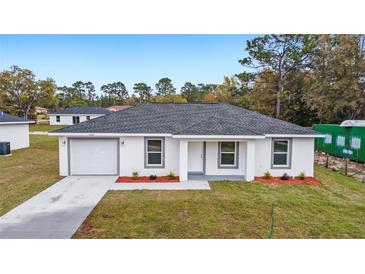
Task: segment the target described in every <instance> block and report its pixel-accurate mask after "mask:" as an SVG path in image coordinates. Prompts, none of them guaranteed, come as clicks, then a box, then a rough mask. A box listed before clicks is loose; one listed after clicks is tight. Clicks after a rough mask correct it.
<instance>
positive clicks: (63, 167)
mask: <svg viewBox="0 0 365 274" xmlns="http://www.w3.org/2000/svg"><path fill="white" fill-rule="evenodd" d="M67 146H68V139H67V138H66V137H59V138H58V151H59V160H58V164H59V169H60V170H59V172H60V175H61V176H68V148H67Z"/></svg>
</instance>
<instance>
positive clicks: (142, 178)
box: [116, 176, 180, 183]
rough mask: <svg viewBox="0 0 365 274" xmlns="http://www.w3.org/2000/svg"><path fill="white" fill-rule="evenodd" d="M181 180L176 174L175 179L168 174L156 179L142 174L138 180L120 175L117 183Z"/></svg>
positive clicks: (174, 181)
mask: <svg viewBox="0 0 365 274" xmlns="http://www.w3.org/2000/svg"><path fill="white" fill-rule="evenodd" d="M179 181H180V179H179V176H176V177H175V179H170V178H169V177H167V176H157V178H156V179H155V180H151V179H150V178H149V176H140V177H139V178H138V179H137V180H136V179H132V177H128V176H121V177H118V179H117V180H116V183H156V182H158V183H178V182H179Z"/></svg>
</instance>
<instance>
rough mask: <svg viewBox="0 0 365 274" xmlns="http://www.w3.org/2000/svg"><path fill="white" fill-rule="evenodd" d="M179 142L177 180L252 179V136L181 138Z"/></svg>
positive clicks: (253, 165) (253, 172)
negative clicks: (178, 178) (249, 137)
mask: <svg viewBox="0 0 365 274" xmlns="http://www.w3.org/2000/svg"><path fill="white" fill-rule="evenodd" d="M179 142H180V143H179V176H180V182H185V181H191V180H206V181H226V180H229V181H253V180H254V177H255V176H254V175H255V140H254V139H248V138H246V139H244V138H239V137H238V138H237V139H228V138H219V139H218V138H209V137H208V138H204V139H203V138H191V139H184V138H181V139H180V140H179Z"/></svg>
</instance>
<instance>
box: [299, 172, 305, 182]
mask: <svg viewBox="0 0 365 274" xmlns="http://www.w3.org/2000/svg"><path fill="white" fill-rule="evenodd" d="M298 177H299V179H300V180H304V179H305V173H304V171H302V172H300V173H299V176H298Z"/></svg>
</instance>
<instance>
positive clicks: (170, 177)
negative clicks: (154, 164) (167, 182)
mask: <svg viewBox="0 0 365 274" xmlns="http://www.w3.org/2000/svg"><path fill="white" fill-rule="evenodd" d="M167 177H169V179H175V177H176V176H175V173H173V172H172V171H170V172H169V173H168V174H167Z"/></svg>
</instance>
